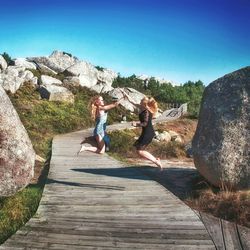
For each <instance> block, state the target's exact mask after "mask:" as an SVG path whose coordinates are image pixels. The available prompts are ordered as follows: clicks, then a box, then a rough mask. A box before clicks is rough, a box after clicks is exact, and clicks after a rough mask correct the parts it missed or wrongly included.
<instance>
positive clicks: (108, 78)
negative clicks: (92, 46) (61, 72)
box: [65, 61, 117, 93]
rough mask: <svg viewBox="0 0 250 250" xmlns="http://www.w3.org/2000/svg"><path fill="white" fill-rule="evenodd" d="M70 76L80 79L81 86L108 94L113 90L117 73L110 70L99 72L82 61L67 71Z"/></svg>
mask: <svg viewBox="0 0 250 250" xmlns="http://www.w3.org/2000/svg"><path fill="white" fill-rule="evenodd" d="M65 74H66V75H68V76H73V77H78V78H79V84H80V85H81V86H85V87H87V88H90V89H92V90H95V91H97V92H98V93H101V92H108V91H111V90H112V89H113V87H112V86H111V85H112V83H113V81H114V79H115V78H116V77H117V73H115V72H114V71H112V70H109V69H102V70H98V69H97V68H96V67H95V66H93V65H92V64H91V63H88V62H85V61H80V62H78V63H76V64H74V65H72V66H71V67H69V68H67V69H66V70H65Z"/></svg>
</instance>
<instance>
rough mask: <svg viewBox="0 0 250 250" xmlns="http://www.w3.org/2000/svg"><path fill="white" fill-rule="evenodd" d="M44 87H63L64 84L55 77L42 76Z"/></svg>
mask: <svg viewBox="0 0 250 250" xmlns="http://www.w3.org/2000/svg"><path fill="white" fill-rule="evenodd" d="M41 84H42V85H53V84H54V85H62V82H61V81H60V80H58V79H56V78H54V77H51V76H47V75H42V76H41Z"/></svg>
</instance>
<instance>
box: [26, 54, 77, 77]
mask: <svg viewBox="0 0 250 250" xmlns="http://www.w3.org/2000/svg"><path fill="white" fill-rule="evenodd" d="M27 60H28V61H30V62H35V63H37V64H42V65H45V66H47V67H48V68H50V69H52V70H53V71H55V72H57V73H59V72H63V71H64V70H65V69H67V68H68V67H70V66H72V65H74V64H75V63H77V62H79V60H78V59H77V58H76V57H72V56H71V55H69V54H67V53H65V52H61V51H54V52H53V53H52V54H51V55H50V56H48V57H47V56H42V57H28V58H27Z"/></svg>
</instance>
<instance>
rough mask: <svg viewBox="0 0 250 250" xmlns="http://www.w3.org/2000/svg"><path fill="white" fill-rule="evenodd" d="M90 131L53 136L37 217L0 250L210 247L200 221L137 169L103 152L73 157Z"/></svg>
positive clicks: (183, 205)
mask: <svg viewBox="0 0 250 250" xmlns="http://www.w3.org/2000/svg"><path fill="white" fill-rule="evenodd" d="M126 126H127V124H120V125H113V126H110V128H109V129H116V128H119V129H122V128H125V127H126ZM91 133H92V130H90V129H89V130H85V131H79V132H75V133H70V134H65V135H62V136H56V137H55V138H54V140H53V145H52V158H51V164H50V172H49V175H48V179H47V183H46V185H45V188H44V193H43V197H42V199H41V202H40V206H39V208H38V211H37V214H36V216H35V217H34V218H32V219H31V220H30V221H29V222H28V223H27V224H26V225H25V226H24V227H22V228H21V229H20V230H19V231H17V233H16V234H15V235H13V236H12V237H10V238H9V239H8V240H7V241H6V242H5V243H4V244H3V245H1V246H0V249H60V250H64V249H70V250H72V249H153V250H156V249H173V250H178V249H185V250H187V249H206V250H207V249H215V247H214V243H213V241H212V240H211V238H210V236H209V234H208V232H207V230H206V228H205V227H204V225H203V223H202V222H201V220H200V219H199V217H198V216H197V215H196V214H195V213H194V212H193V211H192V210H191V209H190V208H189V207H187V206H186V205H185V204H184V203H183V202H182V201H180V200H179V199H178V198H177V197H176V196H174V195H173V194H172V193H171V192H169V191H168V190H167V189H165V188H164V187H163V186H161V185H160V184H158V183H157V182H155V181H153V180H152V179H150V177H148V176H146V175H143V173H142V172H141V171H140V170H139V168H138V167H133V166H131V167H129V166H124V165H123V164H122V163H120V162H118V161H117V160H114V159H113V158H111V157H109V156H108V155H107V154H104V155H98V154H95V153H91V152H83V153H81V154H80V155H79V156H78V157H77V156H76V152H77V150H78V149H79V147H80V145H79V143H80V142H81V141H82V140H83V138H84V137H88V136H89V135H91ZM155 171H158V170H157V168H156V169H155Z"/></svg>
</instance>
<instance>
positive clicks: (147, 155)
mask: <svg viewBox="0 0 250 250" xmlns="http://www.w3.org/2000/svg"><path fill="white" fill-rule="evenodd" d="M137 153H138V154H139V155H140V156H142V157H143V158H146V159H147V160H149V161H151V162H153V163H154V164H156V165H157V166H158V167H159V168H160V169H161V170H162V164H161V160H160V158H155V157H154V156H153V155H152V154H150V153H149V152H148V151H146V150H137Z"/></svg>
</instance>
